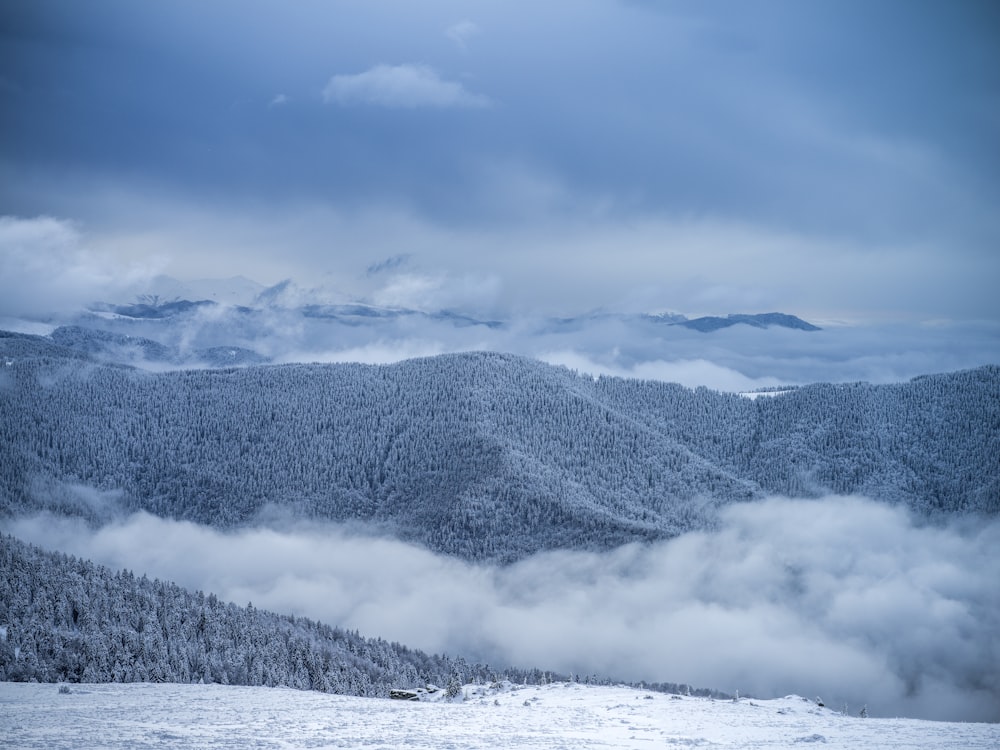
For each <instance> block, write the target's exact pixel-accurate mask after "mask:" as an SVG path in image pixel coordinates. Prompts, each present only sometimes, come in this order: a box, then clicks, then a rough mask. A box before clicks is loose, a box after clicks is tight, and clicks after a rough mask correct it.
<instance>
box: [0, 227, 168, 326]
mask: <svg viewBox="0 0 1000 750" xmlns="http://www.w3.org/2000/svg"><path fill="white" fill-rule="evenodd" d="M156 267H157V261H156V259H155V258H152V259H148V260H147V261H146V262H145V263H144V264H138V263H129V262H125V263H123V262H120V261H117V260H116V259H115V258H113V257H112V256H111V255H110V254H108V253H100V252H95V251H93V250H91V249H90V248H89V247H88V246H87V245H86V244H85V242H84V239H83V237H82V236H81V235H80V233H79V231H78V230H77V228H76V227H75V226H74V224H73V223H71V222H68V221H64V220H60V219H55V218H52V217H48V216H39V217H37V218H31V219H25V218H20V217H16V216H0V315H11V316H17V315H28V316H30V315H48V314H52V313H58V312H63V311H71V310H75V309H77V308H79V307H80V306H81V305H85V304H87V303H90V302H95V301H98V300H100V299H107V297H108V295H113V294H115V293H116V292H121V291H122V290H124V289H126V288H128V286H129V285H131V284H135V283H136V282H138V281H140V280H142V279H149V278H151V277H152V275H153V274H154V272H155V270H156Z"/></svg>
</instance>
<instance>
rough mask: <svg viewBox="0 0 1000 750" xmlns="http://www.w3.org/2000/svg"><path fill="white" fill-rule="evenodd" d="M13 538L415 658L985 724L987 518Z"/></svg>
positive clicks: (777, 511) (992, 712) (32, 529)
mask: <svg viewBox="0 0 1000 750" xmlns="http://www.w3.org/2000/svg"><path fill="white" fill-rule="evenodd" d="M6 526H7V529H8V530H9V531H10V532H12V533H13V534H14V535H16V536H18V537H20V538H22V539H25V540H27V541H30V542H33V543H36V544H40V545H42V546H47V547H50V548H56V549H60V550H63V551H66V552H69V553H72V554H76V555H79V556H82V557H86V558H90V559H94V560H96V561H97V562H100V563H103V564H107V565H110V566H112V567H115V568H120V567H128V568H130V569H132V570H134V571H135V572H136V573H139V572H145V573H147V574H149V575H151V576H157V577H160V578H165V579H168V580H173V581H177V582H178V583H181V584H182V585H184V586H187V587H189V588H195V589H202V590H206V591H212V592H215V593H216V594H218V595H219V596H221V597H223V598H224V599H227V600H231V601H235V602H237V603H241V604H243V603H246V602H247V601H250V600H252V601H253V602H254V604H255V605H256V606H258V607H265V608H268V609H272V610H276V611H280V612H286V613H295V614H300V615H305V616H309V617H313V618H318V619H321V620H323V621H325V622H328V623H331V624H336V625H341V626H344V627H348V628H358V629H360V630H361V631H362V632H364V633H367V634H369V635H378V636H381V637H384V638H388V639H391V640H396V641H400V642H402V643H405V644H407V645H410V646H412V647H418V648H422V649H425V650H430V651H447V652H448V653H452V654H457V653H461V654H465V655H467V656H471V657H473V658H479V659H486V660H489V661H490V662H491V663H493V664H494V665H497V666H499V665H500V664H504V663H516V664H520V665H523V666H538V667H539V668H543V669H555V670H562V671H573V672H575V673H579V674H587V673H603V674H608V675H615V676H618V677H620V678H623V679H632V680H639V679H645V680H650V681H652V680H665V681H674V682H687V683H690V684H693V685H698V686H708V687H716V688H719V689H724V690H729V691H732V690H736V689H739V690H740V691H741V692H742V693H744V694H747V693H752V694H755V695H758V696H760V697H768V696H773V695H781V694H785V693H789V692H796V693H800V694H803V695H809V696H813V695H820V696H822V697H823V698H824V699H825V700H826V701H827V702H828V703H829V704H830V705H841V703H843V702H848V703H849V704H850V705H852V706H859V705H861V704H863V703H867V704H868V706H869V709H870V710H871V711H872V712H873V713H874V714H876V715H881V716H887V715H888V716H891V715H909V716H920V717H924V718H936V719H945V718H947V719H967V720H991V721H996V720H998V719H1000V713H998V708H997V707H998V706H1000V680H998V675H1000V650H998V648H997V644H996V639H995V636H996V633H997V632H998V630H1000V592H998V591H997V588H996V581H997V580H1000V558H998V557H997V555H996V549H997V545H998V544H1000V522H997V521H996V520H993V521H988V522H976V523H971V522H970V523H965V522H963V521H956V522H955V523H954V524H952V525H951V526H931V525H927V524H926V523H923V522H920V521H918V520H917V519H915V518H912V517H911V516H909V515H908V514H907V513H906V512H904V511H903V510H901V509H898V508H892V507H888V506H886V505H883V504H879V503H875V502H872V501H869V500H865V499H862V498H857V497H828V498H825V499H823V500H811V501H806V500H787V499H779V498H775V499H771V500H768V501H765V502H760V503H753V504H745V505H737V506H731V507H729V508H728V509H725V510H723V511H722V513H721V517H720V525H719V528H718V529H717V530H716V531H711V532H699V533H691V534H687V535H684V536H681V537H678V538H676V539H673V540H670V541H666V542H663V543H659V544H655V545H650V546H639V545H629V546H626V547H622V548H620V549H617V550H614V551H612V552H609V553H605V554H591V553H582V552H552V553H545V554H540V555H537V556H534V557H531V558H529V559H527V560H524V561H522V562H520V563H517V564H515V565H512V566H509V567H506V568H492V567H484V566H472V565H468V564H465V563H463V562H461V561H458V560H456V559H453V558H448V557H442V556H438V555H434V554H431V553H429V552H427V551H426V550H423V549H421V548H418V547H415V546H412V545H407V544H403V543H400V542H396V541H392V540H389V539H383V538H373V537H368V536H359V535H358V534H357V533H352V532H351V531H349V530H348V529H346V528H344V527H337V526H313V527H296V526H287V527H284V528H277V527H276V528H268V529H265V528H257V529H246V530H242V531H238V532H231V533H223V532H219V531H214V530H211V529H208V528H205V527H200V526H196V525H193V524H190V523H187V522H178V521H167V520H162V519H158V518H154V517H152V516H148V515H143V514H140V515H136V516H132V517H131V518H129V519H127V520H124V521H121V522H118V523H116V524H111V525H107V526H104V527H103V528H101V529H98V530H92V529H87V528H86V527H85V526H83V525H82V524H78V523H76V522H73V521H70V520H66V519H54V518H51V517H41V518H35V519H22V520H18V521H12V522H8V523H7V524H6Z"/></svg>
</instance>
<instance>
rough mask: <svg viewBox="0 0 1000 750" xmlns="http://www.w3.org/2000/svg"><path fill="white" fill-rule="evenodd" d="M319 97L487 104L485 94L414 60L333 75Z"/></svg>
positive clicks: (410, 104)
mask: <svg viewBox="0 0 1000 750" xmlns="http://www.w3.org/2000/svg"><path fill="white" fill-rule="evenodd" d="M323 100H324V101H326V102H336V103H338V104H353V103H361V104H374V105H377V106H381V107H392V108H400V109H411V108H415V107H440V108H446V107H487V106H489V105H490V100H489V99H488V98H487V97H485V96H482V95H480V94H473V93H471V92H469V91H467V90H466V89H465V87H463V86H462V84H460V83H456V82H454V81H447V80H445V79H443V78H441V77H440V76H439V75H438V74H437V73H436V72H435V71H434V70H433V69H432V68H430V67H428V66H426V65H416V64H404V65H376V66H375V67H374V68H371V69H369V70H366V71H365V72H364V73H357V74H355V75H335V76H333V77H332V78H331V79H330V81H329V83H327V85H326V88H324V89H323Z"/></svg>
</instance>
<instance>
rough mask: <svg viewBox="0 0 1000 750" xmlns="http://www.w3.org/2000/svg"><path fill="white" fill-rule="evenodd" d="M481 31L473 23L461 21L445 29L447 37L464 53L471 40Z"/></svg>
mask: <svg viewBox="0 0 1000 750" xmlns="http://www.w3.org/2000/svg"><path fill="white" fill-rule="evenodd" d="M479 31H480V29H479V26H478V25H476V24H475V23H474V22H472V21H459V22H458V23H455V24H452V25H451V26H449V27H448V28H447V29H445V32H444V33H445V36H447V37H448V38H449V39H451V41H453V42H454V43H455V44H456V45H457V46H458V48H459V49H461V50H462V51H463V52H464V51H465V50H466V49H467V48H468V44H469V39H471V38H472V37H474V36H475V35H476V34H478V33H479Z"/></svg>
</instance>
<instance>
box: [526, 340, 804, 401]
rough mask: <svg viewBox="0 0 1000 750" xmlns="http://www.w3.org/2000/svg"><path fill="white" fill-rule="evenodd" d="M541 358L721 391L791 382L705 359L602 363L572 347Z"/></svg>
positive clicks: (584, 368) (578, 368)
mask: <svg viewBox="0 0 1000 750" xmlns="http://www.w3.org/2000/svg"><path fill="white" fill-rule="evenodd" d="M614 354H615V353H612V357H613V358H615V357H614ZM538 359H540V360H542V361H543V362H548V363H549V364H551V365H562V366H564V367H568V368H570V369H571V370H576V371H577V372H580V373H584V374H587V375H595V376H596V375H611V376H616V377H623V378H639V379H640V380H659V381H662V382H664V383H680V384H681V385H683V386H686V387H688V388H697V387H698V386H705V387H707V388H714V389H715V390H717V391H732V392H738V391H750V390H753V389H755V388H765V387H770V386H776V385H782V384H787V381H781V380H777V379H776V378H772V377H764V378H749V377H747V376H746V375H744V374H743V373H741V372H737V371H736V370H732V369H730V368H728V367H722V366H721V365H717V364H715V363H713V362H709V361H707V360H704V359H678V360H673V361H668V360H663V359H657V360H651V361H645V362H636V363H634V364H633V365H631V366H624V365H620V364H615V363H612V364H602V363H600V362H597V361H595V360H594V359H591V358H590V357H588V356H587V355H585V354H581V353H580V352H575V351H569V350H566V351H553V352H543V353H541V354H539V355H538Z"/></svg>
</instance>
